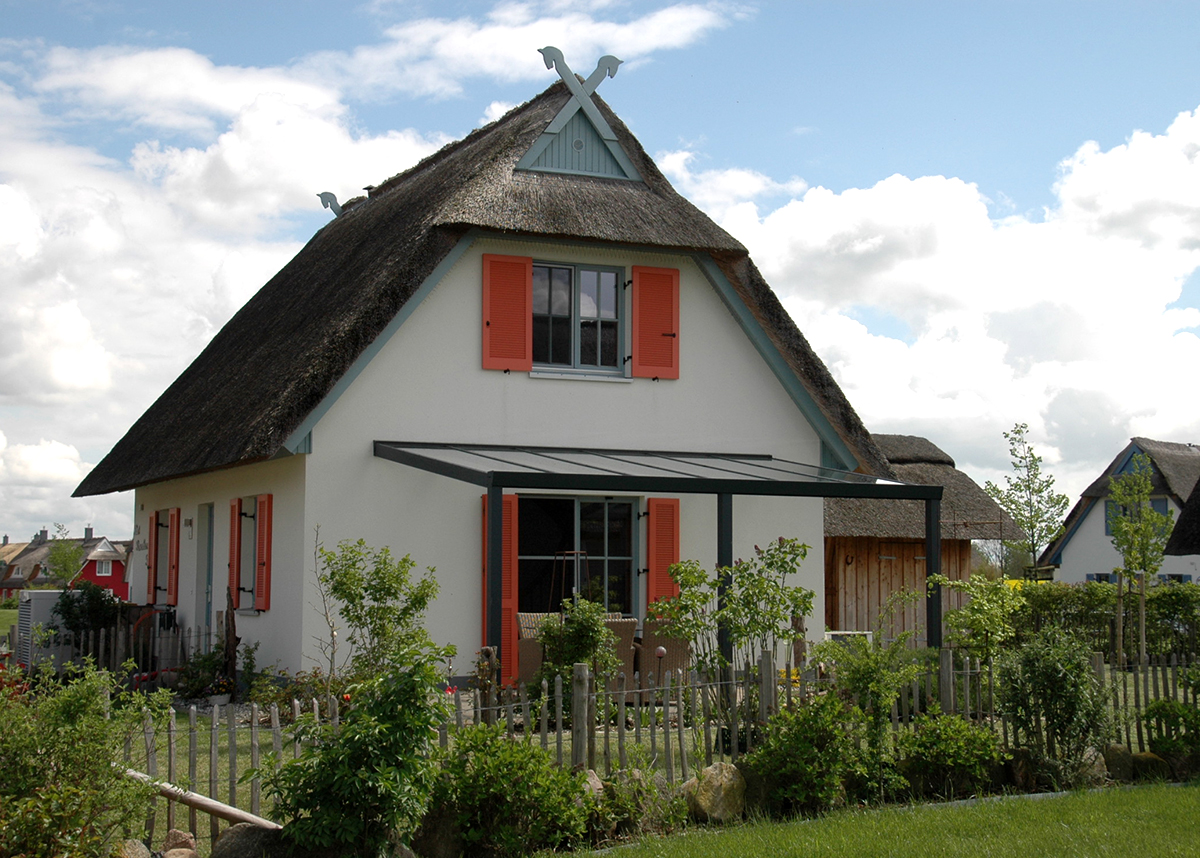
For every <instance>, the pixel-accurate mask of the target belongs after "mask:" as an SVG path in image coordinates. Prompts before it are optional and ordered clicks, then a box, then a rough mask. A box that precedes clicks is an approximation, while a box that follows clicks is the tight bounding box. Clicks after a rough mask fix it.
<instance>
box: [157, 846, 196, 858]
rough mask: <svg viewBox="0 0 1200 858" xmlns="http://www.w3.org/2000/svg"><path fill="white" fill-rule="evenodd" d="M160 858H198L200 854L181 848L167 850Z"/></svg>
mask: <svg viewBox="0 0 1200 858" xmlns="http://www.w3.org/2000/svg"><path fill="white" fill-rule="evenodd" d="M162 858H200V854H199V853H198V852H196V850H195V849H185V848H183V847H182V846H181V847H178V848H176V849H167V850H166V851H164V852H163V853H162Z"/></svg>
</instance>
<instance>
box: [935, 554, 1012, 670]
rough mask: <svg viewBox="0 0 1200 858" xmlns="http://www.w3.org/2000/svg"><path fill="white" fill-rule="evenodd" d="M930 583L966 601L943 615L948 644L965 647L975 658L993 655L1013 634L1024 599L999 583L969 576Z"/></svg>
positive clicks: (941, 576) (975, 575) (999, 580)
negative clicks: (958, 579)
mask: <svg viewBox="0 0 1200 858" xmlns="http://www.w3.org/2000/svg"><path fill="white" fill-rule="evenodd" d="M930 583H934V584H941V585H942V586H943V587H946V588H948V589H950V590H957V591H959V592H961V593H965V594H966V595H967V596H968V597H969V601H968V602H967V603H966V604H965V605H964V606H963V607H961V608H955V609H953V610H950V611H947V612H946V626H947V628H948V630H949V638H950V643H952V644H955V645H957V646H961V647H965V648H966V649H968V650H970V651H971V653H972V655H975V656H977V657H978V658H983V659H986V658H989V657H991V656H993V655H995V654H996V652H997V651H998V649H999V648H1000V647H1001V646H1003V645H1004V643H1005V642H1007V641H1008V640H1009V639H1010V638H1012V636H1013V635H1014V634H1016V628H1015V627H1014V626H1013V617H1014V616H1015V614H1016V613H1017V611H1018V610H1019V609H1020V608H1021V606H1022V605H1023V604H1024V603H1025V599H1024V598H1023V597H1022V596H1021V593H1020V592H1019V591H1017V590H1014V589H1013V588H1012V587H1010V586H1009V585H1008V583H1007V582H1006V581H1004V580H1003V579H996V580H992V581H989V580H988V579H987V578H986V577H985V576H983V575H979V574H977V573H973V574H972V575H971V577H970V578H969V579H968V580H966V581H951V580H950V579H949V578H947V577H946V576H945V575H934V576H932V577H931V578H930Z"/></svg>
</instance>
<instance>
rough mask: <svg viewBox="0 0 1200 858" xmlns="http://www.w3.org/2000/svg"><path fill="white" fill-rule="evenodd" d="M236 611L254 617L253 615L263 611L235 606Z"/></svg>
mask: <svg viewBox="0 0 1200 858" xmlns="http://www.w3.org/2000/svg"><path fill="white" fill-rule="evenodd" d="M234 613H235V614H240V615H241V616H243V617H253V616H257V615H258V614H261V613H262V611H259V610H256V609H254V608H235V609H234Z"/></svg>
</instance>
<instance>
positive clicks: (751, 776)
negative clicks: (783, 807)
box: [735, 760, 774, 811]
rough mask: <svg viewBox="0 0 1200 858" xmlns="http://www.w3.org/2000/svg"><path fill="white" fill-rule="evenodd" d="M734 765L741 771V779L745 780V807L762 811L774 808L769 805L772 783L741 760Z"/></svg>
mask: <svg viewBox="0 0 1200 858" xmlns="http://www.w3.org/2000/svg"><path fill="white" fill-rule="evenodd" d="M735 765H736V766H737V769H738V771H739V772H741V773H742V779H743V780H745V781H746V807H747V808H757V809H759V810H764V811H770V810H774V808H771V807H770V806H769V805H770V794H771V787H772V785H771V784H770V783H768V782H767V779H766V778H765V777H763V776H762V775H760V774H759V773H758V772H756V771H755V770H754V769H753V768H751V767H750V766H747V765H746V764H745V763H743V762H742V761H741V760H739V761H738V762H737V763H736V764H735Z"/></svg>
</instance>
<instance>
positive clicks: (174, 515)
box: [167, 506, 179, 605]
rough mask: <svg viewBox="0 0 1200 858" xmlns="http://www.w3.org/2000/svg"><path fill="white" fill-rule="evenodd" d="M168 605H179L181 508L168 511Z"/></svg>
mask: <svg viewBox="0 0 1200 858" xmlns="http://www.w3.org/2000/svg"><path fill="white" fill-rule="evenodd" d="M167 524H168V527H167V604H168V605H178V604H179V507H177V506H176V507H172V508H171V509H169V510H167Z"/></svg>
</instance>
